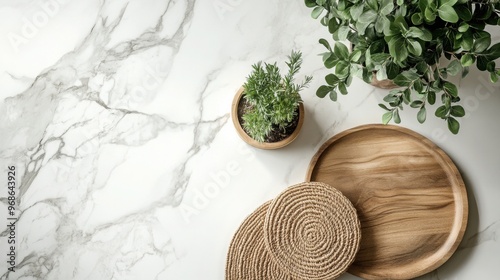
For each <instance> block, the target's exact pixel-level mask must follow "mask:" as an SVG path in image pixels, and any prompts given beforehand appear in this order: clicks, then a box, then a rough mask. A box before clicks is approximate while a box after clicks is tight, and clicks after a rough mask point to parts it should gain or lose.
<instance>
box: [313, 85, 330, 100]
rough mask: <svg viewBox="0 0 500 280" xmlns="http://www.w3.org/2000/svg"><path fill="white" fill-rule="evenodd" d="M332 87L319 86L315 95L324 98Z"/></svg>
mask: <svg viewBox="0 0 500 280" xmlns="http://www.w3.org/2000/svg"><path fill="white" fill-rule="evenodd" d="M332 89H333V88H332V87H329V86H320V87H319V88H318V90H317V91H316V96H318V97H319V98H324V97H325V96H326V95H327V94H328V93H329V92H330V91H331V90H332Z"/></svg>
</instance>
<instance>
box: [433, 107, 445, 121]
mask: <svg viewBox="0 0 500 280" xmlns="http://www.w3.org/2000/svg"><path fill="white" fill-rule="evenodd" d="M435 115H436V117H438V118H442V119H444V118H446V115H448V107H446V106H445V105H442V106H440V107H438V108H437V109H436V114H435Z"/></svg>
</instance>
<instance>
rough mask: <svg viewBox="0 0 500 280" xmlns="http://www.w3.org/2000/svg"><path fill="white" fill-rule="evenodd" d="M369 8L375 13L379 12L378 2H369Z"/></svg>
mask: <svg viewBox="0 0 500 280" xmlns="http://www.w3.org/2000/svg"><path fill="white" fill-rule="evenodd" d="M366 2H367V3H368V7H370V8H371V9H372V10H374V11H378V0H367V1H366Z"/></svg>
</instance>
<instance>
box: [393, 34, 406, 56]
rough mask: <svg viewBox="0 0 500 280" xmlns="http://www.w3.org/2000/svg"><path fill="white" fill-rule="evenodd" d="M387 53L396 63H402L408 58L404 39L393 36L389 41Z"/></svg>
mask: <svg viewBox="0 0 500 280" xmlns="http://www.w3.org/2000/svg"><path fill="white" fill-rule="evenodd" d="M389 53H390V54H391V55H392V56H393V57H394V59H395V60H396V62H403V61H404V60H405V59H406V58H407V57H408V50H407V46H406V44H405V39H404V38H403V37H401V36H399V37H398V36H395V37H393V38H392V39H391V40H390V41H389Z"/></svg>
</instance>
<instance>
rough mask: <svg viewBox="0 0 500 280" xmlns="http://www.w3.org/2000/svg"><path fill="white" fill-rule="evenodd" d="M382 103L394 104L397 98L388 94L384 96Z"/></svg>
mask: <svg viewBox="0 0 500 280" xmlns="http://www.w3.org/2000/svg"><path fill="white" fill-rule="evenodd" d="M384 101H385V102H389V103H392V102H396V101H398V97H397V96H395V95H394V94H392V93H389V94H388V95H386V96H384Z"/></svg>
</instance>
